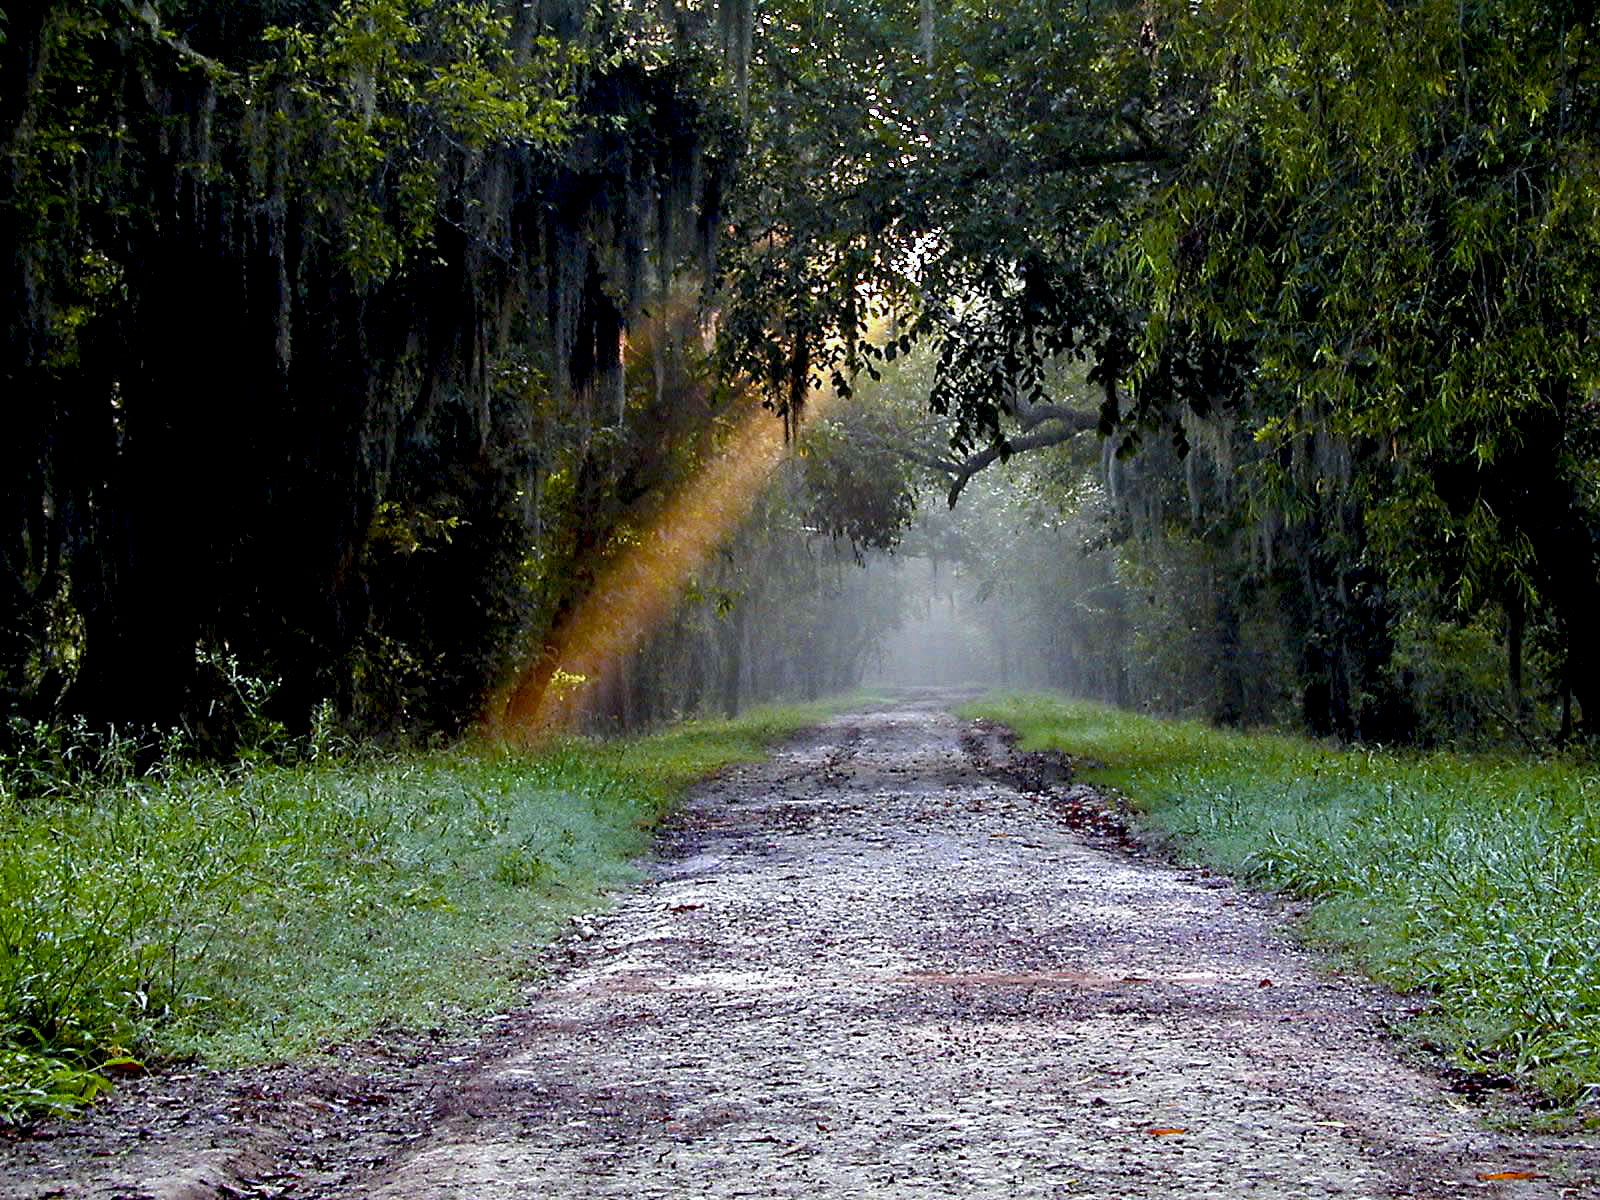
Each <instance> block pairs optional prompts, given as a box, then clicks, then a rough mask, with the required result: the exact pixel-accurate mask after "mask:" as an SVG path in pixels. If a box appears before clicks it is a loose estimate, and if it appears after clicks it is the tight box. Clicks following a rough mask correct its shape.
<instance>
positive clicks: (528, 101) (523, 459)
mask: <svg viewBox="0 0 1600 1200" xmlns="http://www.w3.org/2000/svg"><path fill="white" fill-rule="evenodd" d="M191 10H192V11H191ZM154 11H155V10H144V11H143V14H142V15H134V14H133V13H132V11H131V10H127V9H123V8H121V7H118V6H106V7H105V8H104V9H102V8H100V7H97V6H70V5H67V4H65V3H58V4H47V5H43V6H38V7H37V8H34V7H32V6H28V11H27V12H26V13H24V14H22V15H19V16H17V17H15V18H14V19H13V20H12V21H11V22H10V24H9V25H8V29H7V39H6V41H5V43H4V46H3V48H0V55H3V56H4V61H3V63H0V66H3V68H4V70H3V71H0V113H3V114H4V115H5V116H6V117H7V118H8V119H6V120H5V121H4V122H0V128H3V129H4V130H5V133H4V134H3V135H0V136H3V137H4V138H5V139H6V140H5V144H4V149H5V150H6V151H7V152H8V153H7V155H6V161H7V163H8V166H9V169H8V170H7V171H6V172H4V173H3V178H0V189H3V190H0V223H3V227H0V233H3V234H6V235H7V236H6V238H5V244H8V245H12V246H15V247H16V248H17V253H16V254H15V255H14V256H9V257H8V262H7V263H6V265H5V267H6V270H8V271H9V272H10V274H11V279H10V282H11V284H12V286H11V287H10V288H9V289H8V290H7V295H8V296H9V297H10V298H11V302H10V307H9V308H8V310H7V312H6V319H5V325H4V328H5V337H6V346H5V349H6V361H5V367H4V371H5V374H4V376H3V382H4V384H5V386H6V390H7V393H8V394H10V395H14V396H22V397H25V398H26V403H25V404H23V405H20V406H19V408H20V409H22V410H23V412H24V413H25V414H26V416H25V417H21V418H19V419H17V420H16V421H14V422H13V423H12V425H11V430H12V432H13V433H14V434H15V435H16V439H15V441H14V442H13V443H12V446H11V447H10V448H9V449H8V451H7V457H6V460H5V465H6V466H7V467H8V468H10V469H9V470H7V471H6V472H5V476H6V481H7V482H6V484H5V485H4V486H3V488H0V496H3V500H4V509H3V512H0V539H3V541H0V548H3V551H4V554H5V557H6V559H7V563H8V565H9V566H10V567H11V568H12V569H11V571H10V572H9V574H10V577H11V580H12V586H11V590H10V591H8V592H7V594H6V595H5V597H4V611H3V612H0V618H3V619H4V627H5V630H6V636H5V638H4V639H0V687H3V688H4V689H5V694H4V696H3V698H0V699H3V703H4V704H5V705H6V706H7V707H8V708H9V709H10V710H13V711H27V712H32V713H36V714H43V713H47V712H49V711H51V710H55V709H59V708H60V707H62V706H65V707H67V708H71V709H75V710H77V711H80V712H84V713H87V714H89V715H91V716H93V717H94V718H96V719H99V720H105V721H117V722H126V721H128V720H156V721H160V722H164V723H165V722H169V721H175V720H183V721H187V722H189V723H190V724H191V726H193V727H194V729H195V732H196V733H197V734H198V735H200V736H201V737H202V738H204V737H214V738H216V739H218V740H219V743H220V742H225V740H226V733H225V731H223V730H222V729H220V728H216V729H212V728H207V727H206V722H205V720H204V719H203V716H202V714H204V713H207V712H214V711H216V707H217V699H218V698H217V697H216V696H215V695H212V694H208V691H207V689H208V688H209V687H210V686H212V685H211V683H209V682H208V681H207V679H206V678H205V677H203V675H202V674H199V673H197V672H196V671H195V669H194V662H195V651H196V646H197V645H198V646H226V647H228V648H229V650H230V651H233V652H235V653H237V654H239V655H241V656H242V657H244V658H245V659H246V660H247V662H248V665H249V669H251V670H252V671H256V672H259V673H260V674H263V675H267V676H273V677H277V678H279V679H281V680H282V687H281V689H280V692H279V703H280V705H281V710H282V716H283V717H284V719H285V720H287V721H290V722H295V721H300V720H304V719H305V716H306V714H307V713H309V711H310V709H311V707H312V704H313V702H314V701H315V700H317V699H319V698H320V697H322V696H325V695H329V694H333V695H335V696H336V698H337V699H338V700H339V703H340V704H341V706H342V707H343V708H344V709H345V710H346V712H348V713H352V714H362V715H364V716H365V717H366V718H368V719H369V720H371V721H373V722H375V723H384V724H391V725H392V724H412V725H416V726H419V727H428V726H435V727H436V726H439V725H441V724H443V725H450V724H452V723H455V722H459V721H460V720H461V719H463V718H464V716H466V715H469V714H470V713H471V711H472V707H473V705H474V703H475V702H476V698H477V697H480V696H481V695H482V694H483V693H484V691H485V690H486V689H487V687H488V686H489V684H490V682H492V680H493V678H494V677H495V675H496V674H497V673H498V672H500V671H501V670H503V669H504V663H505V661H506V659H507V656H508V655H509V654H510V653H511V651H512V648H513V647H514V646H515V645H516V644H518V643H519V642H520V640H521V639H523V638H525V637H526V636H528V635H529V633H530V631H537V630H538V629H539V628H540V627H541V626H542V623H544V622H546V621H547V620H548V613H544V612H541V611H540V603H541V600H540V597H538V596H536V595H534V594H533V592H532V591H530V584H529V582H528V571H527V568H526V562H527V560H528V557H529V555H530V553H531V552H536V551H537V550H538V546H539V541H540V538H541V537H542V536H543V535H544V534H546V533H547V532H548V529H549V521H548V514H547V513H544V512H542V511H541V502H542V498H543V497H545V496H546V494H547V487H546V484H547V480H548V478H549V475H550V473H551V471H552V470H555V469H557V466H556V465H557V464H558V463H559V462H560V461H561V460H562V459H563V457H564V456H566V455H570V454H572V453H578V454H583V453H585V451H584V449H583V448H584V447H586V446H588V445H589V442H590V437H591V433H592V430H593V428H594V427H595V426H596V425H600V424H603V425H606V426H619V427H620V426H621V425H623V423H624V422H625V421H626V419H627V417H628V413H627V409H626V406H625V403H624V391H623V382H622V381H623V365H622V344H623V338H624V334H625V330H626V329H627V327H628V326H629V325H630V324H631V323H632V322H634V321H635V320H636V319H637V318H638V315H639V313H640V312H641V311H642V309H643V307H644V305H645V303H646V301H647V299H648V296H649V295H650V294H651V291H652V289H654V290H655V291H657V292H659V293H661V294H664V293H665V289H666V288H667V287H669V286H670V282H671V279H672V277H673V275H674V274H675V272H677V271H678V270H679V269H681V268H682V267H684V266H691V269H692V268H693V266H694V265H696V264H700V263H702V262H703V261H704V255H705V254H706V253H707V251H708V243H709V240H710V235H711V232H712V230H714V228H715V224H716V206H717V200H716V197H717V196H718V195H719V194H720V186H721V185H720V175H721V173H722V172H724V171H725V170H727V169H728V166H729V163H730V162H731V138H732V131H733V129H734V128H735V124H734V121H733V119H732V116H731V114H728V113H724V112H722V111H721V110H720V108H719V101H718V99H717V95H716V90H715V87H714V86H713V79H712V76H711V75H710V74H708V72H707V71H706V70H705V68H704V65H703V58H704V54H703V51H702V48H701V47H699V46H698V45H687V46H685V47H683V48H682V49H681V55H680V57H679V58H678V59H673V60H669V61H666V62H662V61H660V60H658V59H656V58H652V59H650V60H649V61H648V62H646V61H642V60H638V59H636V58H635V56H633V55H632V54H630V53H629V52H627V47H628V46H629V45H630V38H631V36H632V35H631V33H630V31H629V30H628V29H627V28H626V27H625V26H624V25H623V24H622V22H624V21H634V20H644V19H646V18H643V17H640V16H637V15H624V14H620V13H612V14H609V15H605V14H599V13H597V11H596V10H594V9H592V8H591V6H589V5H587V4H583V3H579V2H577V0H559V2H541V3H537V4H534V5H531V6H530V5H521V4H515V5H512V4H507V5H504V6H491V7H489V8H484V9H480V8H476V7H473V6H454V5H444V4H435V3H430V2H428V0H360V3H356V2H355V0H347V2H344V3H333V2H332V0H329V2H326V3H323V2H311V0H274V2H272V3H263V4H249V5H243V4H240V5H235V4H216V3H210V4H202V3H199V2H198V0H195V2H194V3H192V4H188V3H183V2H181V0H180V2H177V3H173V4H170V5H165V6H163V8H162V9H161V12H162V14H163V17H164V19H165V20H167V21H168V22H169V23H170V28H164V27H162V26H161V25H160V24H159V22H158V20H157V18H156V17H155V16H154V15H152V14H153V13H154ZM35 17H36V18H37V23H36V24H34V23H32V22H33V18H35ZM650 19H653V18H650ZM274 22H275V23H277V24H278V25H279V26H280V27H281V28H280V29H279V30H278V31H276V32H274V31H272V30H271V29H269V24H270V23H274ZM463 22H466V23H467V25H463V24H462V23H463ZM469 26H470V27H469ZM177 29H182V30H183V31H184V37H175V36H173V34H172V33H171V32H170V31H171V30H177ZM380 30H381V31H383V36H382V37H378V36H376V34H377V32H378V31H380ZM186 39H187V40H186ZM619 46H620V47H622V50H623V52H622V53H620V54H619V53H616V52H615V51H616V49H617V47H619ZM596 48H604V49H605V50H606V52H605V53H596V54H593V55H590V53H589V51H590V50H591V49H596ZM417 97H422V98H423V102H421V103H419V102H418V100H417ZM552 397H553V400H552ZM618 469H621V464H620V459H618V458H617V456H616V455H614V454H613V455H612V456H611V457H610V458H606V459H604V460H602V459H598V458H597V459H595V460H594V461H593V462H591V463H590V464H589V466H588V467H587V468H586V472H587V475H588V477H589V478H590V479H591V481H592V482H591V486H592V487H595V488H600V489H603V488H605V487H608V486H610V485H611V483H612V482H614V479H613V473H614V472H615V471H616V470H618ZM595 519H597V520H603V519H604V513H603V512H597V513H596V517H595ZM441 564H448V567H447V570H448V578H447V579H446V578H444V577H441V576H440V575H439V574H438V573H437V572H438V568H439V567H440V565H441ZM555 602H559V600H558V599H557V600H556V601H555ZM65 643H71V645H70V646H64V644H65ZM58 644H62V645H63V646H64V649H63V652H62V653H58V654H57V653H54V652H52V653H53V655H54V656H53V657H52V658H51V661H53V662H57V663H59V664H66V665H63V666H62V667H61V668H60V669H58V670H56V671H54V672H53V673H52V674H51V677H50V678H48V679H46V678H44V677H43V676H44V675H45V674H47V672H42V671H41V670H39V669H37V668H36V667H29V666H28V663H30V662H33V663H37V662H39V661H42V660H41V659H40V657H39V655H38V653H37V652H36V651H35V650H34V648H35V647H38V646H57V645H58ZM385 655H387V656H390V657H392V658H395V659H396V660H397V661H398V660H400V659H403V660H405V661H406V662H410V663H412V664H414V666H415V669H414V670H411V673H410V674H408V673H407V670H399V669H390V666H391V665H392V664H389V665H385V664H383V663H380V662H379V661H378V660H379V659H380V658H382V657H384V656H385ZM408 670H410V669H409V668H408ZM419 680H427V681H428V682H427V683H426V684H423V683H419V682H418V681H419Z"/></svg>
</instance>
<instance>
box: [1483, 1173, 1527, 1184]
mask: <svg viewBox="0 0 1600 1200" xmlns="http://www.w3.org/2000/svg"><path fill="white" fill-rule="evenodd" d="M1478 1178H1479V1179H1480V1180H1482V1181H1483V1182H1484V1183H1490V1182H1492V1181H1494V1180H1497V1179H1538V1178H1539V1173H1538V1172H1537V1171H1480V1172H1479V1173H1478Z"/></svg>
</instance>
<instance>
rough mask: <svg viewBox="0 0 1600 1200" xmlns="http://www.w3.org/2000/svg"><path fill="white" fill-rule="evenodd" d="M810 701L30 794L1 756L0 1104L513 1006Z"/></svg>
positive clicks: (18, 1113) (32, 1105)
mask: <svg viewBox="0 0 1600 1200" xmlns="http://www.w3.org/2000/svg"><path fill="white" fill-rule="evenodd" d="M825 711H826V709H824V708H822V707H818V706H813V707H811V708H791V709H783V710H777V709H768V710H760V711H757V712H754V713H752V714H750V715H749V716H748V717H747V718H745V719H743V720H741V721H738V722H731V723H730V722H705V723H695V724H691V725H687V726H683V727H680V728H677V729H673V730H668V731H666V732H664V733H662V734H660V735H658V736H655V737H651V738H645V739H640V740H634V741H589V740H569V741H563V742H558V743H554V744H551V745H549V746H546V747H544V748H542V749H539V750H536V751H529V752H520V751H519V752H514V751H511V750H506V749H497V748H493V747H488V746H464V747H460V748H457V749H455V750H451V751H447V752H440V753H436V754H432V755H425V756H405V757H399V756H397V757H391V758H382V759H373V760H370V761H366V762H344V763H339V762H332V761H325V762H308V763H305V764H302V765H298V766H270V765H262V766H257V767H254V768H250V769H235V770H230V771H216V770H208V771H198V770H175V771H171V772H169V773H168V774H167V776H166V777H162V776H159V775H146V776H144V777H142V778H131V777H130V778H122V779H118V780H113V781H110V782H105V781H96V780H92V779H83V780H79V781H78V782H77V783H75V784H74V785H73V786H71V787H58V788H56V789H55V790H53V791H51V792H49V793H48V794H40V793H39V792H37V791H35V790H33V789H31V788H30V789H28V790H27V791H23V790H21V789H20V788H19V787H18V786H17V784H18V782H19V781H18V780H17V779H15V778H14V777H12V776H11V775H10V772H9V770H8V777H7V783H8V788H9V789H10V790H9V791H8V792H7V798H6V799H5V800H4V801H3V802H0V896H3V897H4V899H5V903H4V905H3V906H0V1121H11V1122H16V1121H25V1120H28V1119H32V1118H34V1117H36V1116H39V1115H41V1114H43V1113H45V1112H49V1111H56V1110H63V1109H66V1108H70V1107H73V1106H76V1105H78V1104H81V1103H83V1102H86V1101H91V1100H93V1099H94V1098H95V1097H96V1096H97V1095H98V1094H100V1093H101V1092H102V1091H103V1090H104V1089H105V1087H106V1086H108V1085H107V1084H106V1082H105V1079H106V1076H108V1075H111V1074H114V1073H116V1072H117V1071H123V1070H136V1069H139V1065H140V1063H146V1064H148V1063H155V1062H159V1061H161V1060H163V1059H167V1058H171V1057H172V1056H185V1055H200V1056H202V1057H203V1058H204V1059H205V1060H206V1061H209V1062H215V1063H238V1062H246V1061H255V1062H259V1061H270V1060H273V1059H278V1058H282V1057H284V1056H288V1055H293V1054H301V1053H307V1052H309V1051H312V1050H313V1049H315V1048H316V1047H319V1046H321V1045H324V1044H326V1043H327V1042H328V1041H330V1040H335V1039H341V1038H349V1037H354V1036H358V1035H359V1034H361V1033H362V1032H364V1031H368V1030H371V1029H373V1028H375V1027H377V1026H379V1025H382V1024H384V1023H399V1024H402V1025H408V1026H430V1027H431V1026H436V1025H439V1024H442V1023H448V1022H449V1021H450V1020H452V1019H455V1018H456V1017H458V1016H459V1015H461V1014H463V1013H466V1012H472V1011H482V1010H483V1009H485V1008H487V1007H489V1006H492V1005H495V1004H500V1003H505V1002H507V1001H508V1000H509V998H510V997H511V996H513V995H514V994H515V990H516V988H517V987H518V986H519V983H521V982H523V981H525V980H526V978H527V974H528V970H529V967H528V965H527V964H528V958H529V954H530V952H531V950H532V949H533V948H534V947H536V946H538V945H539V944H541V943H543V942H544V941H546V940H548V939H549V938H550V937H552V936H553V935H554V934H555V933H556V932H557V931H558V930H559V928H560V925H561V922H562V920H563V919H564V918H565V917H566V916H568V915H569V914H572V913H574V912H577V911H580V910H583V909H586V908H590V907H593V906H594V905H595V904H597V903H598V902H599V901H600V897H601V896H602V895H603V893H605V892H606V891H608V890H610V889H613V888H615V887H617V886H619V885H621V884H624V883H626V882H627V881H629V880H630V879H632V878H633V868H632V867H631V866H630V864H629V860H630V859H631V858H632V857H633V856H635V855H637V854H638V853H639V852H640V851H641V850H642V849H643V848H644V846H645V844H646V840H647V838H648V836H649V831H650V830H651V829H652V828H653V827H654V826H655V824H656V823H657V822H658V821H659V820H660V819H661V817H662V815H663V814H664V813H666V812H667V811H668V810H669V809H670V807H671V805H672V803H673V802H674V800H675V799H676V798H677V797H678V796H679V795H681V793H682V792H683V790H684V789H685V788H686V787H688V786H689V785H690V784H692V783H694V782H695V781H697V780H699V779H701V778H703V777H704V776H705V775H706V774H708V773H710V772H712V771H715V770H717V769H719V768H721V767H723V766H726V765H728V764H729V763H733V762H739V761H748V760H751V759H755V758H758V757H760V756H761V755H762V754H763V753H764V752H765V750H766V749H767V748H768V747H769V746H771V745H772V744H773V742H775V741H776V740H777V739H779V738H781V737H783V736H785V735H787V734H788V733H790V732H792V731H794V730H795V729H797V728H800V727H802V726H804V725H806V724H809V723H811V722H814V721H815V720H817V719H819V718H820V717H821V716H822V715H823V714H824V713H825ZM135 1058H137V1060H138V1062H135V1061H134V1059H135Z"/></svg>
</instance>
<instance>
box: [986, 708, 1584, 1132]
mask: <svg viewBox="0 0 1600 1200" xmlns="http://www.w3.org/2000/svg"><path fill="white" fill-rule="evenodd" d="M965 715H967V716H971V717H977V716H983V717H988V718H990V719H992V720H996V721H999V722H1002V723H1003V724H1006V725H1008V726H1010V727H1011V728H1013V729H1014V730H1016V731H1017V733H1018V734H1019V735H1020V737H1021V744H1022V745H1023V747H1024V748H1026V749H1056V750H1062V751H1065V752H1066V753H1068V754H1070V755H1074V756H1078V757H1081V758H1087V759H1092V760H1094V761H1095V762H1096V763H1098V764H1101V765H1098V766H1095V767H1093V768H1090V769H1085V770H1083V771H1082V775H1083V777H1084V778H1085V779H1087V780H1088V781H1090V782H1093V783H1097V784H1101V785H1104V786H1110V787H1114V788H1116V789H1118V790H1119V791H1121V792H1122V793H1123V794H1124V795H1126V796H1127V797H1128V799H1129V801H1130V804H1131V805H1132V807H1133V808H1134V810H1135V811H1136V812H1137V813H1138V814H1139V818H1140V820H1141V821H1142V822H1143V823H1144V824H1145V825H1146V826H1148V827H1150V828H1152V829H1154V830H1156V831H1159V832H1160V833H1161V834H1164V835H1166V836H1167V837H1170V838H1172V839H1174V841H1175V844H1176V846H1177V847H1178V849H1179V852H1180V853H1181V854H1182V855H1183V856H1184V857H1186V858H1190V859H1194V860H1197V861H1202V862H1205V863H1207V864H1209V865H1212V866H1215V867H1219V868H1221V869H1223V870H1226V871H1229V872H1232V873H1234V874H1236V875H1239V876H1241V877H1242V878H1244V879H1246V880H1248V881H1250V882H1252V883H1255V884H1257V885H1259V886H1261V887H1264V888H1268V889H1273V890H1279V891H1283V892H1288V893H1293V894H1295V895H1299V896H1303V897H1306V898H1308V899H1309V900H1311V901H1312V902H1313V905H1312V908H1311V911H1310V913H1309V915H1308V918H1307V925H1306V928H1307V932H1308V933H1309V934H1310V935H1311V936H1312V937H1313V938H1314V939H1317V940H1320V941H1323V942H1325V943H1328V944H1331V945H1334V946H1337V947H1339V948H1341V949H1343V950H1346V951H1348V952H1349V953H1350V954H1352V955H1353V956H1354V957H1355V959H1356V960H1357V961H1358V962H1359V963H1360V964H1361V965H1362V966H1363V967H1364V968H1365V969H1367V970H1368V971H1369V972H1370V973H1371V974H1373V975H1374V976H1375V977H1376V978H1378V979H1380V980H1382V981H1384V982H1386V983H1388V984H1390V985H1392V986H1394V987H1396V988H1398V989H1400V990H1402V991H1409V992H1416V993H1420V994H1422V995H1425V996H1426V997H1428V998H1430V1003H1429V1005H1428V1007H1427V1012H1426V1016H1425V1017H1423V1018H1422V1019H1421V1021H1420V1022H1419V1023H1418V1027H1417V1030H1416V1032H1417V1033H1418V1035H1419V1036H1421V1037H1422V1038H1423V1039H1424V1040H1425V1041H1427V1042H1428V1043H1429V1044H1430V1045H1433V1046H1435V1047H1437V1048H1438V1049H1440V1050H1442V1051H1443V1052H1444V1053H1445V1054H1446V1055H1447V1056H1448V1057H1449V1058H1450V1059H1452V1060H1453V1061H1454V1062H1455V1063H1456V1064H1457V1065H1459V1066H1461V1067H1464V1068H1466V1069H1468V1070H1470V1071H1474V1072H1482V1073H1488V1074H1493V1075H1504V1076H1511V1077H1514V1078H1516V1079H1517V1080H1518V1081H1519V1082H1521V1083H1523V1084H1524V1085H1527V1086H1530V1087H1532V1088H1534V1089H1536V1090H1538V1091H1539V1092H1540V1093H1542V1094H1543V1095H1544V1096H1545V1097H1547V1098H1548V1099H1549V1100H1550V1101H1552V1102H1554V1103H1555V1104H1558V1105H1562V1106H1566V1105H1575V1104H1578V1103H1580V1102H1584V1101H1588V1102H1590V1103H1593V1102H1594V1101H1595V1100H1596V1099H1600V808H1597V802H1600V777H1597V775H1596V773H1595V769H1594V767H1593V766H1592V765H1590V764H1578V763H1574V762H1533V761H1525V760H1509V759H1491V758H1484V757H1472V756H1465V755H1458V754H1446V753H1436V754H1402V753H1389V752H1381V751H1367V750H1354V749H1336V748H1333V747H1330V746H1327V745H1323V744H1319V743H1316V742H1312V741H1308V740H1305V739H1301V738H1294V737H1285V736H1278V735H1270V734H1243V733H1233V732H1225V731H1219V730H1214V729H1209V728H1206V727H1204V726H1201V725H1198V724H1194V723H1188V722H1178V721H1163V720H1157V719H1154V718H1149V717H1142V716H1137V715H1134V714H1130V713H1123V712H1118V711H1116V710H1113V709H1108V708H1104V707H1101V706H1097V705H1092V704H1086V703H1081V702H1077V701H1070V700H1065V699H1062V698H1055V697H1049V696H1038V695H996V696H990V697H986V698H985V699H983V700H982V701H980V702H978V703H976V704H973V705H970V706H968V708H967V709H966V710H965Z"/></svg>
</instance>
